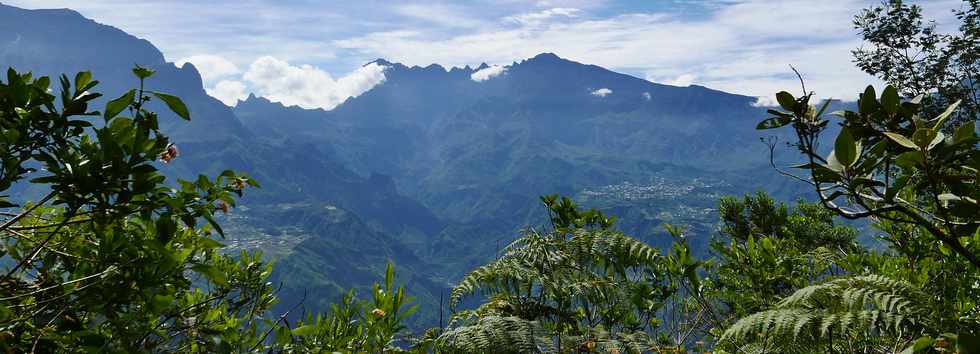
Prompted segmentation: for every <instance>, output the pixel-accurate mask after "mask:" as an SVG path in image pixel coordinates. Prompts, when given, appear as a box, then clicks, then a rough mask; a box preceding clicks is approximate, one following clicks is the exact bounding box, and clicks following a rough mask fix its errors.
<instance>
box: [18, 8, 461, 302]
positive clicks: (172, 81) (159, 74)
mask: <svg viewBox="0 0 980 354" xmlns="http://www.w3.org/2000/svg"><path fill="white" fill-rule="evenodd" d="M134 64H139V65H142V66H145V67H148V68H151V69H153V70H155V71H156V74H155V75H154V76H153V77H151V78H150V79H148V81H147V87H148V88H150V89H152V90H159V91H162V92H167V93H170V94H174V95H177V96H179V97H181V98H182V99H183V101H184V102H185V103H186V104H187V105H188V107H189V110H190V112H191V116H192V121H191V122H185V121H183V120H181V119H179V118H177V117H176V116H173V115H172V114H169V113H164V112H169V111H168V110H167V109H165V107H163V106H162V105H160V104H159V103H157V102H154V105H152V106H151V107H150V109H151V110H154V111H156V112H160V113H161V119H160V121H161V125H162V127H161V129H162V130H163V131H164V132H165V133H167V134H168V135H170V136H171V137H172V140H173V141H174V142H175V143H176V144H177V146H178V147H179V148H180V151H181V154H180V157H179V158H177V159H176V160H174V161H173V162H172V163H171V164H168V165H164V164H161V165H160V166H159V168H160V169H161V170H162V171H164V172H165V173H166V174H167V175H168V176H170V177H171V178H174V177H181V178H185V179H193V178H195V177H196V174H198V173H203V174H209V175H214V174H217V173H219V172H220V171H221V170H223V169H236V170H241V171H244V172H246V173H248V174H250V175H252V176H253V177H255V178H256V179H257V180H258V181H259V182H260V183H261V184H262V186H263V187H262V188H261V189H252V190H250V191H249V192H248V193H247V194H246V196H245V198H243V199H242V201H241V202H242V204H243V205H244V207H243V208H242V209H241V210H235V211H232V213H231V215H229V216H228V217H226V218H225V220H226V223H228V225H226V226H227V227H228V228H229V230H237V231H240V232H241V233H240V234H232V235H229V238H230V239H235V240H257V241H258V243H251V245H253V246H257V247H258V248H268V249H276V248H277V247H278V246H277V245H278V244H279V243H280V241H283V240H279V239H276V238H275V237H273V238H267V237H263V235H270V234H275V235H279V234H282V233H283V232H285V231H286V230H289V231H290V232H294V233H297V234H300V235H302V236H303V237H302V238H303V241H299V245H298V246H296V248H297V252H295V253H296V255H294V256H290V257H289V258H288V259H282V260H280V264H281V265H283V266H284V267H286V268H287V269H291V268H289V267H290V266H289V264H290V263H291V262H296V263H297V264H302V263H303V262H315V263H316V264H317V265H318V268H316V269H344V268H345V267H347V266H349V262H355V261H358V262H361V263H364V264H365V265H367V264H370V267H365V268H364V269H363V270H362V271H358V272H344V271H338V272H335V273H333V272H332V273H333V274H335V275H336V274H343V275H345V276H344V277H337V278H336V279H333V280H331V281H330V284H332V286H336V287H340V288H349V287H361V288H362V289H363V288H364V287H365V286H368V285H370V283H371V282H373V281H376V280H377V279H379V278H380V277H381V276H382V275H383V270H384V263H385V262H389V261H391V262H394V263H395V264H396V265H397V266H398V267H399V273H400V274H401V276H402V277H404V278H411V279H415V278H416V277H418V278H421V277H422V276H423V275H425V274H426V273H424V272H422V271H423V270H425V269H426V268H427V267H426V266H425V264H423V263H422V262H421V261H420V260H419V259H418V258H417V257H415V256H414V255H413V254H412V253H411V252H406V250H407V249H409V247H408V246H406V245H404V244H402V243H401V241H399V240H400V239H402V238H405V239H415V240H420V239H423V238H424V235H427V234H434V233H437V232H438V231H439V230H440V229H441V228H442V225H443V223H442V221H441V220H439V219H438V218H436V217H435V216H434V215H433V214H432V213H431V212H429V211H428V210H427V209H426V208H425V207H423V206H422V205H421V204H419V203H418V202H416V201H414V200H412V199H410V198H406V197H405V196H403V195H401V194H400V193H399V192H398V191H397V189H396V188H395V185H394V183H392V182H391V180H390V178H388V177H386V176H384V175H380V174H376V175H365V176H361V175H359V174H357V173H354V172H352V171H351V170H349V169H348V168H346V167H345V164H344V163H342V162H340V161H338V160H337V159H336V158H335V157H334V155H333V154H331V153H330V152H329V151H327V150H326V149H321V148H320V147H318V146H316V145H313V144H309V143H302V142H300V141H292V140H288V141H283V140H276V139H269V138H266V137H260V136H257V135H255V134H252V133H251V132H250V131H249V130H248V129H246V128H245V127H244V126H243V125H242V124H241V122H240V121H239V120H238V118H237V117H236V116H235V114H234V112H233V111H232V110H231V109H230V108H229V107H227V106H225V105H224V104H222V103H221V102H220V101H218V100H216V99H214V98H212V97H210V96H208V95H207V94H206V92H205V91H204V88H203V85H202V82H201V76H200V73H198V71H197V70H196V68H194V66H193V65H191V64H185V65H183V66H182V67H176V66H174V64H172V63H168V62H166V61H165V59H164V56H163V54H162V53H161V52H160V51H159V50H158V49H157V48H155V47H154V46H153V45H152V44H150V43H149V42H147V41H146V40H143V39H139V38H136V37H134V36H131V35H129V34H127V33H125V32H123V31H121V30H119V29H117V28H114V27H111V26H107V25H103V24H99V23H97V22H95V21H92V20H90V19H86V18H84V17H83V16H81V15H80V14H78V13H77V12H75V11H72V10H24V9H20V8H16V7H12V6H6V5H0V67H13V68H16V69H17V70H18V71H32V72H33V73H34V74H35V76H41V75H49V76H52V75H58V74H61V73H66V74H68V75H69V76H72V75H74V73H75V72H78V71H83V70H88V71H92V72H93V76H94V77H95V79H97V80H100V81H101V82H102V83H101V84H100V85H99V86H98V87H97V90H98V91H99V92H101V93H103V94H105V96H104V99H102V100H101V101H100V102H96V103H95V104H94V105H93V107H99V108H101V107H102V106H103V103H104V102H105V100H107V99H111V98H115V97H118V96H119V95H121V94H122V93H123V92H125V91H126V90H128V89H130V88H132V87H134V86H136V85H137V84H138V82H137V80H136V79H135V77H134V76H133V74H132V72H131V69H132V67H133V65H134ZM54 81H55V82H57V80H54ZM55 89H57V87H55ZM297 205H298V206H302V208H304V209H309V210H311V212H315V211H320V210H323V208H325V207H326V206H330V207H331V208H335V209H334V210H336V211H337V213H343V214H345V215H350V216H349V217H348V218H329V217H319V219H317V220H318V221H315V222H314V221H312V220H315V219H316V218H312V217H311V218H306V219H304V218H287V217H286V214H288V213H289V212H296V210H295V208H296V207H295V206H297ZM280 209H282V210H280ZM239 214H240V215H239ZM355 215H356V216H355ZM238 216H240V217H238ZM350 220H356V222H353V221H350ZM352 235H371V237H362V238H356V237H355V238H351V237H353V236H352ZM351 240H356V242H353V241H351ZM337 245H345V246H346V247H349V248H353V249H354V251H345V252H344V255H346V256H347V258H338V257H335V256H334V255H332V254H329V253H325V252H320V251H321V250H323V249H324V248H334V247H335V246H337ZM356 250H397V252H392V251H385V252H376V253H374V254H372V256H370V257H367V256H364V255H366V254H367V253H364V252H356ZM278 251H280V252H278V254H289V253H290V252H289V251H290V250H278ZM300 274H303V273H295V274H294V273H291V272H287V273H277V274H276V276H277V277H276V279H275V281H277V282H279V281H282V282H283V283H284V287H283V289H284V291H286V292H287V293H300V292H302V291H303V289H304V288H307V287H310V286H320V285H322V284H319V283H317V282H313V281H310V280H309V279H304V278H303V277H304V276H306V275H300ZM320 278H322V277H320ZM318 279H319V278H318ZM415 283H416V284H420V285H419V286H413V287H412V291H413V292H414V293H415V294H417V295H418V296H419V297H420V298H422V301H423V302H426V303H427V304H428V306H434V305H433V304H432V301H434V300H431V299H432V298H433V297H434V296H433V295H431V294H434V293H435V291H436V290H435V289H430V288H428V287H429V286H434V285H432V283H431V282H428V281H427V280H426V281H418V282H415ZM313 295H314V296H319V297H323V299H324V301H332V300H334V299H333V298H329V296H333V295H336V292H331V293H323V294H313ZM295 301H298V299H293V298H289V297H285V298H283V302H284V303H290V302H295Z"/></svg>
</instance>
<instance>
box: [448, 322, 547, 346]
mask: <svg viewBox="0 0 980 354" xmlns="http://www.w3.org/2000/svg"><path fill="white" fill-rule="evenodd" d="M542 334H543V331H542V330H541V329H540V327H539V325H538V324H537V322H533V321H527V320H524V319H521V318H518V317H501V316H484V317H479V318H477V319H476V321H474V322H473V323H471V324H468V325H462V326H457V327H452V328H449V329H447V330H446V331H445V332H444V333H443V334H442V335H440V336H439V338H438V339H437V343H438V344H439V348H440V349H441V350H443V351H445V352H448V353H540V352H544V351H545V350H547V348H546V346H545V345H544V344H546V343H543V342H542V341H540V340H539V339H538V337H539V336H540V335H542Z"/></svg>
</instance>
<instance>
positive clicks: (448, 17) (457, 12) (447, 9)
mask: <svg viewBox="0 0 980 354" xmlns="http://www.w3.org/2000/svg"><path fill="white" fill-rule="evenodd" d="M395 12H396V13H398V14H400V15H403V16H407V17H411V18H415V19H419V20H423V21H426V22H431V23H435V24H438V25H442V26H446V27H477V26H480V25H482V24H483V22H482V21H480V20H478V19H475V18H473V17H471V16H469V15H468V14H467V13H466V12H465V11H463V10H462V9H460V8H458V7H455V6H449V5H441V4H425V5H423V4H409V5H402V6H398V7H395Z"/></svg>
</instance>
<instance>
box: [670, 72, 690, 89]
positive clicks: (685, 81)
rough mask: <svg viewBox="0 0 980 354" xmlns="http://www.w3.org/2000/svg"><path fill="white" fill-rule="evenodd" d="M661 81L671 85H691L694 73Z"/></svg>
mask: <svg viewBox="0 0 980 354" xmlns="http://www.w3.org/2000/svg"><path fill="white" fill-rule="evenodd" d="M663 83H664V84H667V85H671V86H682V87H686V86H691V84H693V83H694V75H691V74H682V75H680V76H678V77H675V78H673V79H669V80H666V81H664V82H663Z"/></svg>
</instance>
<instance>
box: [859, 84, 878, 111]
mask: <svg viewBox="0 0 980 354" xmlns="http://www.w3.org/2000/svg"><path fill="white" fill-rule="evenodd" d="M876 97H877V96H875V88H874V86H871V85H868V87H867V88H865V89H864V94H862V95H861V100H860V102H858V105H859V107H858V108H859V110H860V111H861V114H871V113H874V111H875V109H877V108H878V100H877V99H876Z"/></svg>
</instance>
